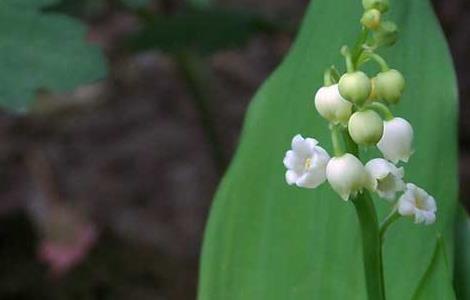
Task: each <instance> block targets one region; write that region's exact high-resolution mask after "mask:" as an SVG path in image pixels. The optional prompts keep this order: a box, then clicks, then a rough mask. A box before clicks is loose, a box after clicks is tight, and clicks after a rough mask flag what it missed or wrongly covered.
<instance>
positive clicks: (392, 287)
mask: <svg viewBox="0 0 470 300" xmlns="http://www.w3.org/2000/svg"><path fill="white" fill-rule="evenodd" d="M361 14H362V8H361V4H360V1H350V0H316V1H313V4H312V5H310V7H309V8H308V11H307V15H306V18H305V21H304V23H303V26H302V29H301V31H300V34H299V36H298V38H297V40H296V42H295V44H294V46H293V48H292V50H291V51H290V53H289V55H288V56H287V58H286V59H285V61H284V62H283V63H282V64H281V66H280V67H279V68H278V69H277V70H276V72H274V74H273V75H272V76H271V77H270V78H269V79H268V80H267V82H266V83H265V84H264V85H263V87H262V88H261V89H260V91H259V92H258V93H257V95H256V97H255V99H254V100H253V102H252V104H251V106H250V108H249V111H248V113H247V117H246V121H245V126H244V130H243V134H242V137H241V141H240V146H239V149H238V151H237V153H236V155H235V158H234V160H233V162H232V164H231V167H230V168H229V171H228V172H227V174H226V176H225V177H224V179H223V181H222V184H221V186H220V188H219V190H218V192H217V195H216V198H215V202H214V204H213V207H212V211H211V214H210V219H209V222H208V225H207V229H206V233H205V241H204V246H203V253H202V261H201V272H200V285H199V299H200V300H218V299H227V300H232V299H237V300H238V299H240V300H242V299H243V300H250V299H270V300H271V299H272V300H276V299H282V300H284V299H300V300H302V299H322V300H323V299H335V300H336V299H353V300H354V299H361V300H362V299H365V298H366V295H365V282H364V272H363V267H362V261H361V254H360V253H361V252H360V251H361V249H360V242H359V241H360V236H359V232H358V222H357V219H356V216H355V212H354V208H353V206H352V204H350V203H345V202H344V201H342V200H340V198H339V197H338V196H337V195H336V194H334V192H333V191H332V190H331V188H330V187H329V186H328V185H327V184H324V185H322V186H321V187H320V188H317V189H315V190H306V189H299V188H296V187H291V186H288V185H287V184H286V183H285V180H284V172H285V169H284V167H283V165H282V159H283V157H284V154H285V151H286V150H288V149H289V147H290V141H291V139H292V137H293V136H294V135H295V134H297V133H301V134H303V135H305V136H312V137H315V138H316V139H318V140H319V141H320V144H321V145H322V146H324V147H325V148H326V149H327V150H328V151H329V152H330V153H332V148H331V146H330V142H329V140H330V138H329V132H328V128H327V124H326V122H325V121H324V120H322V119H321V117H320V116H319V115H318V114H317V113H316V112H315V109H314V105H313V94H314V92H315V91H316V89H318V88H319V87H320V86H321V85H322V75H323V71H324V70H325V69H326V68H328V67H329V66H330V65H331V64H333V63H334V64H336V65H337V66H343V61H342V58H341V56H340V54H339V49H340V47H341V46H342V45H343V44H345V43H347V44H349V45H351V44H352V43H353V41H354V40H355V39H356V37H357V35H358V33H359V30H360V28H359V19H360V17H361ZM389 17H390V19H391V20H393V21H395V22H396V23H397V24H398V26H399V28H400V33H401V39H400V40H399V41H398V43H397V44H396V46H394V47H393V48H391V49H389V50H387V51H384V52H383V53H381V54H382V55H383V56H384V57H385V58H386V59H387V61H388V62H389V63H390V65H391V66H392V67H393V68H397V69H399V70H400V71H401V72H402V73H403V74H404V75H405V77H406V78H407V90H406V92H405V94H404V98H403V99H402V102H401V103H400V104H399V105H398V106H397V109H395V113H396V114H397V115H399V116H403V117H404V118H406V119H408V120H409V121H411V123H412V124H413V126H414V129H415V137H416V138H415V149H416V152H415V154H414V155H413V157H412V158H411V161H410V162H409V163H408V164H407V165H406V166H405V167H406V179H407V181H409V182H413V183H416V184H418V185H419V186H421V187H423V188H424V189H426V190H427V191H428V192H429V193H430V194H432V195H434V196H435V198H436V199H437V202H438V209H439V212H438V221H437V223H436V224H435V225H433V226H422V225H421V226H418V225H415V224H413V222H412V220H410V219H402V220H399V221H398V222H397V223H396V224H394V225H393V226H392V227H391V228H390V229H389V232H388V233H387V236H386V242H385V247H384V269H385V276H386V278H385V281H386V289H387V299H392V300H393V299H396V300H403V299H411V297H412V296H413V295H414V294H415V292H416V290H417V289H418V287H419V285H420V283H421V282H422V278H423V276H425V274H426V272H427V270H428V269H429V266H430V264H432V261H433V256H434V247H435V232H436V230H437V231H438V232H441V233H442V236H443V240H444V242H445V244H446V245H447V247H448V248H449V249H447V251H446V252H447V253H450V255H449V257H448V258H447V259H448V265H449V266H452V265H453V264H452V262H453V245H454V241H453V226H454V220H453V219H454V214H455V209H456V199H457V176H456V174H457V168H456V166H457V159H456V157H457V156H456V153H457V150H456V149H457V147H456V107H457V96H456V82H455V74H454V69H453V66H452V63H451V59H450V55H449V52H448V49H447V46H446V43H445V40H444V38H443V35H442V32H441V30H440V28H439V26H438V24H437V21H436V18H435V16H434V14H433V12H432V8H431V6H430V4H429V2H428V1H424V0H419V1H393V3H392V8H391V15H390V16H389ZM424 32H425V33H426V34H423V33H424ZM343 69H344V67H343ZM372 70H374V71H377V69H376V68H372V67H370V69H369V70H368V71H369V72H371V71H372ZM374 155H378V153H377V151H375V150H369V151H368V152H367V153H366V156H367V157H368V158H370V157H373V156H374ZM375 203H376V205H377V210H378V212H379V215H380V218H383V217H384V216H385V214H386V213H388V211H389V209H390V204H388V203H386V202H385V201H383V200H380V199H375ZM439 272H440V271H439ZM450 272H451V274H452V270H451V271H450ZM438 284H443V285H448V282H443V283H438ZM429 299H439V298H436V297H434V296H432V297H431V298H429Z"/></svg>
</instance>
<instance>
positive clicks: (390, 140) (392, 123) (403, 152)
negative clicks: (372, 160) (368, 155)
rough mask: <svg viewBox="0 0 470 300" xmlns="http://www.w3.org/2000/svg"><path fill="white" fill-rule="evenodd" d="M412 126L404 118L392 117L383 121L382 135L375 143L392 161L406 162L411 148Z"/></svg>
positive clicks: (411, 151)
mask: <svg viewBox="0 0 470 300" xmlns="http://www.w3.org/2000/svg"><path fill="white" fill-rule="evenodd" d="M412 142H413V127H411V124H410V123H408V121H406V120H405V119H402V118H393V119H392V120H389V121H385V122H384V132H383V136H382V138H381V139H380V141H379V142H378V144H377V147H378V148H379V150H380V151H381V152H382V154H383V155H384V157H385V158H386V159H388V160H390V161H391V162H393V163H398V161H400V160H401V161H404V162H408V159H409V158H410V156H411V154H413V150H412V149H411V146H412Z"/></svg>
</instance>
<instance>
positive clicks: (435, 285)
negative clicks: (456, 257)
mask: <svg viewBox="0 0 470 300" xmlns="http://www.w3.org/2000/svg"><path fill="white" fill-rule="evenodd" d="M445 251H446V249H445V246H444V243H443V241H442V238H441V237H438V239H437V241H436V246H435V247H434V255H433V258H432V261H431V264H430V265H429V267H428V269H427V270H426V273H425V274H424V276H423V278H422V280H421V283H420V285H419V287H418V289H417V290H416V292H415V295H414V296H413V300H428V299H446V300H451V299H455V294H454V290H453V288H452V277H451V273H450V270H449V266H448V265H447V263H448V261H447V257H446V252H445Z"/></svg>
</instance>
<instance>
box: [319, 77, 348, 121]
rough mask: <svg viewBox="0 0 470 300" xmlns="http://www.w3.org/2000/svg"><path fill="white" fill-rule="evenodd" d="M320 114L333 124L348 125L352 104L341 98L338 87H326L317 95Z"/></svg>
mask: <svg viewBox="0 0 470 300" xmlns="http://www.w3.org/2000/svg"><path fill="white" fill-rule="evenodd" d="M315 107H316V109H317V111H318V113H319V114H320V115H321V116H322V117H323V118H325V119H327V120H328V121H330V122H331V123H333V124H338V123H341V124H347V123H348V120H349V117H350V116H351V109H352V103H351V102H349V101H346V100H345V99H343V97H341V95H340V93H339V90H338V85H337V84H335V85H331V86H324V87H322V88H320V89H319V90H318V92H317V93H316V94H315Z"/></svg>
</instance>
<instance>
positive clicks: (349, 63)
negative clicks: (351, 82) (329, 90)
mask: <svg viewBox="0 0 470 300" xmlns="http://www.w3.org/2000/svg"><path fill="white" fill-rule="evenodd" d="M341 54H342V55H343V56H344V58H345V59H346V70H347V71H348V73H353V72H354V71H355V70H356V68H355V67H354V63H353V59H352V57H351V52H350V51H349V48H348V46H343V47H342V48H341Z"/></svg>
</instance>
